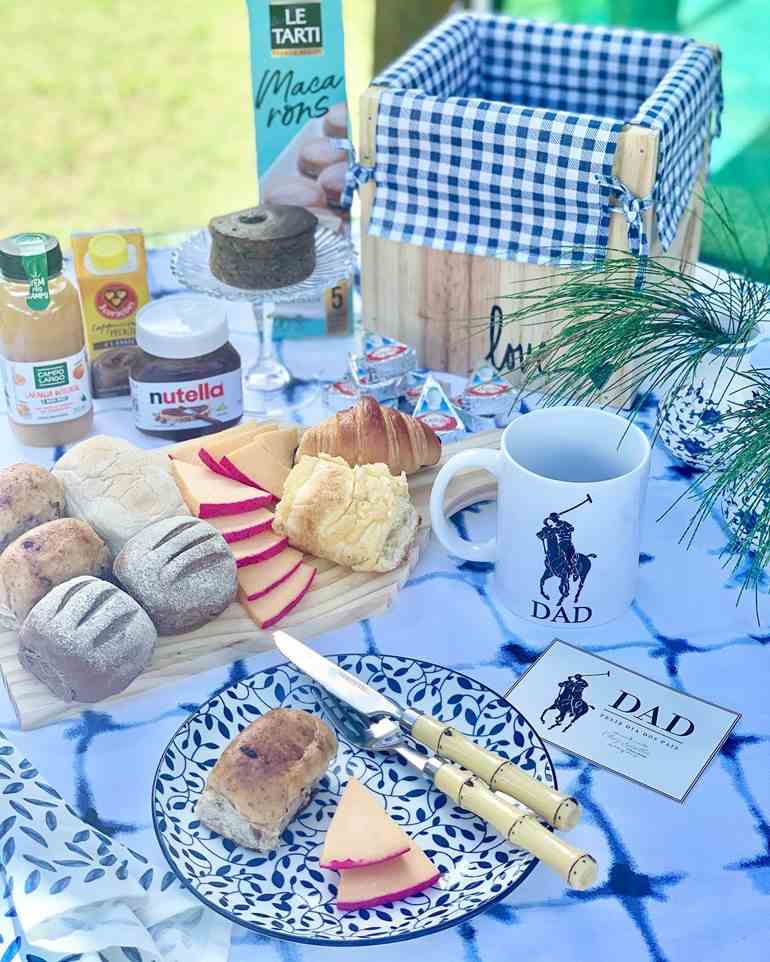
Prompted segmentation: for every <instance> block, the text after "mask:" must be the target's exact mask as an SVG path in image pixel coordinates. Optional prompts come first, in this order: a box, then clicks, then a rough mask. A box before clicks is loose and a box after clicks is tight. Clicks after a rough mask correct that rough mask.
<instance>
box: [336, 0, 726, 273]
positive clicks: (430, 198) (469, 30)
mask: <svg viewBox="0 0 770 962" xmlns="http://www.w3.org/2000/svg"><path fill="white" fill-rule="evenodd" d="M375 84H376V85H378V86H381V87H383V88H385V89H383V91H382V94H381V96H380V105H379V113H378V120H377V138H376V166H375V169H374V171H373V172H372V171H371V169H370V170H368V171H367V170H366V169H363V170H361V169H360V168H359V171H360V174H361V176H359V177H352V178H351V183H354V182H355V181H356V180H358V181H362V180H363V179H365V178H369V179H370V178H371V177H372V175H373V176H374V179H375V182H376V185H377V189H376V192H375V199H374V204H373V208H372V212H371V217H370V221H369V228H368V229H369V232H370V233H371V234H375V235H379V236H382V237H387V238H389V239H391V240H396V241H401V242H407V243H414V244H421V245H426V246H430V247H433V248H436V249H439V250H447V251H455V252H461V253H467V254H477V255H481V256H485V257H501V258H504V259H506V260H519V261H529V262H532V263H540V264H543V263H586V262H589V261H594V260H600V259H602V258H603V257H604V255H605V254H606V250H607V244H608V238H609V221H610V211H611V204H613V203H618V201H620V202H621V204H622V209H623V211H624V212H625V214H626V216H627V218H628V221H629V243H630V246H631V250H632V251H633V253H635V254H638V255H644V254H646V253H647V246H648V239H647V238H646V236H645V231H644V229H643V223H642V221H641V218H640V217H639V212H640V211H641V210H643V209H644V208H645V207H646V206H649V204H650V203H652V202H653V201H654V203H655V207H656V211H657V215H658V231H659V236H660V239H661V241H662V243H663V246H664V248H668V246H669V245H670V243H671V241H672V240H673V238H674V236H675V234H676V228H677V224H678V221H679V217H680V216H681V213H682V211H683V210H684V208H685V207H686V205H687V203H688V201H689V199H690V196H691V193H692V189H693V185H694V183H695V180H696V177H697V173H698V170H699V168H700V164H701V162H702V159H703V156H704V151H705V150H706V149H707V147H708V144H709V142H710V137H711V134H712V124H713V117H714V116H715V115H716V116H717V117H718V115H719V111H720V109H721V85H720V71H719V64H718V61H717V58H716V57H715V55H714V54H713V53H712V52H711V50H710V49H709V48H706V47H702V46H698V45H697V44H694V43H692V42H690V41H688V40H686V39H684V38H680V37H670V36H665V35H663V34H649V33H644V32H642V31H639V30H622V29H606V28H596V27H581V26H571V25H566V24H547V23H536V22H533V21H528V20H517V19H511V18H508V17H497V16H478V15H473V14H459V15H457V16H454V17H451V18H449V19H448V20H447V21H445V22H444V23H442V24H440V25H439V26H438V27H437V28H436V29H435V30H434V31H433V32H432V33H431V34H429V35H428V36H427V37H426V38H425V39H424V40H422V41H421V42H420V43H419V44H417V45H416V46H415V47H413V48H412V49H411V50H410V51H408V52H407V53H406V54H405V55H404V56H403V57H402V58H401V59H400V60H398V61H397V62H396V63H395V64H393V66H391V67H390V68H388V69H387V70H386V71H385V72H384V73H382V74H381V75H380V76H379V77H378V78H377V79H376V80H375ZM631 122H633V123H638V124H641V125H643V126H648V127H651V128H653V129H657V130H659V131H660V166H659V175H658V180H657V183H656V186H655V190H654V194H653V196H652V198H636V197H634V196H633V195H632V194H631V193H630V191H628V190H627V189H625V188H624V187H623V185H622V184H619V183H618V181H617V179H616V178H615V177H614V175H613V163H614V160H615V153H616V149H617V144H618V138H619V136H620V132H621V130H622V128H623V126H624V125H625V124H626V123H631ZM618 194H620V197H618Z"/></svg>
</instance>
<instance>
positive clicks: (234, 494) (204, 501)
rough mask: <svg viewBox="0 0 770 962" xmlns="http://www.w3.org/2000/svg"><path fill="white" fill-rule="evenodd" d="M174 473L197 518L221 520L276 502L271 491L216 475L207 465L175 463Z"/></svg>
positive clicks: (175, 461)
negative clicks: (220, 518) (227, 516)
mask: <svg viewBox="0 0 770 962" xmlns="http://www.w3.org/2000/svg"><path fill="white" fill-rule="evenodd" d="M171 472H172V474H173V475H174V479H175V481H176V483H177V486H178V488H179V490H180V492H181V494H182V498H183V499H184V502H185V504H186V505H187V507H188V508H189V510H190V513H191V514H192V515H194V516H195V517H196V518H217V517H220V516H221V515H228V514H242V513H243V512H245V511H256V510H257V509H258V508H267V507H268V506H270V505H271V504H273V503H274V501H275V499H274V498H273V496H272V495H271V494H269V493H268V492H267V491H262V490H260V489H259V488H253V487H246V486H245V485H243V484H239V483H238V482H237V481H233V480H231V479H230V478H221V477H219V475H216V474H212V473H211V471H209V470H208V468H204V467H203V465H199V464H189V463H188V462H187V461H178V460H176V459H174V460H172V462H171Z"/></svg>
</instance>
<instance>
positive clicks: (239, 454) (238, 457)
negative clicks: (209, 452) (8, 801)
mask: <svg viewBox="0 0 770 962" xmlns="http://www.w3.org/2000/svg"><path fill="white" fill-rule="evenodd" d="M260 440H261V439H260V438H255V440H254V441H252V442H251V443H249V444H246V445H244V446H243V447H241V448H238V449H237V450H236V451H233V452H231V453H230V454H226V455H225V456H224V457H223V458H222V461H221V464H222V467H223V468H224V469H225V470H226V471H227V472H228V474H229V475H230V477H231V478H233V479H235V480H236V481H240V482H241V483H242V484H250V485H253V486H254V487H256V488H263V489H264V490H265V491H269V492H270V493H271V494H272V495H275V497H276V498H278V500H280V499H281V495H282V494H283V486H284V484H285V483H286V479H287V478H288V476H289V471H290V470H291V468H290V467H289V465H287V464H282V463H281V462H280V461H279V460H278V459H277V458H276V457H275V456H274V455H273V454H272V453H271V452H270V451H269V450H267V449H265V448H263V447H262V445H261V444H260Z"/></svg>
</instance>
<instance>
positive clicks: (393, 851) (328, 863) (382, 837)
mask: <svg viewBox="0 0 770 962" xmlns="http://www.w3.org/2000/svg"><path fill="white" fill-rule="evenodd" d="M411 847H412V840H411V839H410V838H409V836H408V835H406V834H404V832H403V831H402V830H401V829H400V828H399V827H398V825H396V823H395V822H394V821H393V819H392V818H391V817H390V815H388V813H387V812H386V811H385V809H384V808H383V807H382V805H380V803H379V802H378V801H377V799H376V798H375V797H374V795H372V793H371V792H369V791H367V790H366V789H365V788H364V786H363V785H362V784H361V783H360V782H357V781H356V780H355V778H351V779H349V780H348V783H347V785H346V786H345V791H344V792H343V793H342V797H341V798H340V800H339V803H338V804H337V810H336V811H335V813H334V818H333V819H332V820H331V824H330V825H329V828H328V830H327V832H326V840H325V841H324V847H323V851H322V852H321V861H320V865H321V868H335V869H343V868H344V869H350V868H363V867H364V866H367V865H378V864H379V863H380V862H387V861H389V860H390V859H392V858H398V856H399V855H403V854H404V853H405V852H408V851H409V849H410V848H411Z"/></svg>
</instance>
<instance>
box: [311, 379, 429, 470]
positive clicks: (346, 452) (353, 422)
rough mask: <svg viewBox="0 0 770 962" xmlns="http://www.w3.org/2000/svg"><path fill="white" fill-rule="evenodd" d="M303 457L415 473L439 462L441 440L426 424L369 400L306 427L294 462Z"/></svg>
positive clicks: (370, 398) (363, 400) (364, 398)
mask: <svg viewBox="0 0 770 962" xmlns="http://www.w3.org/2000/svg"><path fill="white" fill-rule="evenodd" d="M304 454H309V455H316V454H331V455H337V456H339V457H341V458H344V459H345V461H346V462H347V463H348V464H349V465H351V466H353V465H356V464H387V466H388V468H389V469H390V472H391V474H395V475H398V474H401V472H402V471H403V472H404V473H406V474H414V473H415V471H419V470H420V468H424V467H427V466H429V465H434V464H437V463H438V460H439V458H440V457H441V441H440V440H439V437H438V435H437V434H436V432H435V431H433V430H432V429H431V428H430V427H428V425H427V424H423V423H422V421H418V420H416V419H415V418H413V417H410V416H409V415H408V414H402V413H401V412H400V411H396V410H395V409H394V408H389V407H383V406H382V405H381V404H378V403H377V402H376V401H375V400H374V398H372V397H368V396H367V397H362V398H361V399H360V401H359V402H358V404H356V406H355V407H352V408H347V409H346V410H344V411H340V412H339V413H337V414H335V415H334V417H331V418H328V419H327V420H326V421H322V422H321V423H320V424H316V425H315V426H314V427H312V428H308V430H307V431H305V433H304V434H303V435H302V441H301V442H300V446H299V450H298V451H297V460H299V459H300V458H301V457H302V456H303V455H304Z"/></svg>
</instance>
